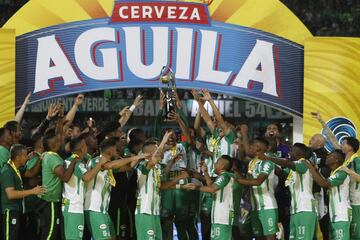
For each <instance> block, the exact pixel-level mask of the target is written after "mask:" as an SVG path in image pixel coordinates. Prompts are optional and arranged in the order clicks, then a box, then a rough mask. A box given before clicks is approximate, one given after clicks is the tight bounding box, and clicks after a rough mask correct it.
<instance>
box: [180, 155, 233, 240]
mask: <svg viewBox="0 0 360 240" xmlns="http://www.w3.org/2000/svg"><path fill="white" fill-rule="evenodd" d="M201 168H202V169H201V170H202V171H203V172H204V176H205V180H206V186H200V185H196V184H194V183H188V184H186V185H184V186H182V188H183V189H190V190H199V191H201V192H208V193H212V194H215V195H214V197H213V203H212V212H211V215H212V216H211V218H212V225H211V239H212V240H231V239H232V224H233V220H234V194H233V191H234V185H235V184H236V183H235V182H234V178H233V177H234V175H233V174H232V173H230V170H231V168H232V158H231V157H229V156H227V155H223V156H221V158H220V159H218V160H217V161H216V163H215V173H216V174H217V175H218V177H217V178H216V180H215V182H213V181H212V180H211V178H210V175H209V173H208V170H207V166H206V164H203V165H202V167H201Z"/></svg>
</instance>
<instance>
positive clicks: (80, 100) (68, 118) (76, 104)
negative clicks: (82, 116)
mask: <svg viewBox="0 0 360 240" xmlns="http://www.w3.org/2000/svg"><path fill="white" fill-rule="evenodd" d="M84 98H85V96H84V94H79V95H77V96H76V98H75V101H74V104H73V106H72V107H71V109H70V111H69V112H68V113H67V114H66V116H65V121H66V126H65V130H66V129H67V128H68V127H69V126H70V125H71V124H72V122H73V121H74V118H75V115H76V112H77V110H78V109H79V107H80V105H81V104H82V103H83V102H84Z"/></svg>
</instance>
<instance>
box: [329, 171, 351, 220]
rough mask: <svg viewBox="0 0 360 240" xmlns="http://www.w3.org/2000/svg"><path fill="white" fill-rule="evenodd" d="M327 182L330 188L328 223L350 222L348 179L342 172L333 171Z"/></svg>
mask: <svg viewBox="0 0 360 240" xmlns="http://www.w3.org/2000/svg"><path fill="white" fill-rule="evenodd" d="M328 180H329V182H330V184H331V186H332V188H331V189H330V199H329V200H330V201H329V208H330V221H331V222H340V221H350V216H349V211H350V209H351V206H350V199H349V186H350V177H349V176H348V175H347V174H346V173H345V172H344V171H336V170H335V171H334V172H333V173H332V174H331V175H330V177H329V178H328Z"/></svg>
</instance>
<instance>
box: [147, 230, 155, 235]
mask: <svg viewBox="0 0 360 240" xmlns="http://www.w3.org/2000/svg"><path fill="white" fill-rule="evenodd" d="M154 234H155V232H154V230H152V229H150V230H148V231H147V235H149V236H154Z"/></svg>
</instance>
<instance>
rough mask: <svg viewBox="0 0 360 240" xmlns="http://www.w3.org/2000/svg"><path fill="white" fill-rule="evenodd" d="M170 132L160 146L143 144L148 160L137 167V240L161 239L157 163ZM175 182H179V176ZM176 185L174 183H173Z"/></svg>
mask: <svg viewBox="0 0 360 240" xmlns="http://www.w3.org/2000/svg"><path fill="white" fill-rule="evenodd" d="M170 135H171V132H166V133H165V135H164V137H163V139H162V141H161V143H160V145H159V146H157V143H156V142H152V141H150V142H145V144H144V146H143V148H142V150H143V152H144V153H146V154H149V155H150V156H151V157H150V158H149V159H145V160H142V161H141V162H140V163H139V164H138V166H137V175H138V180H137V184H138V194H137V203H136V210H135V225H136V235H137V238H138V239H154V240H161V239H162V229H161V224H160V189H161V171H162V167H161V166H160V164H158V163H159V161H160V160H161V159H162V157H161V155H162V154H163V149H164V146H165V143H166V142H167V141H168V138H169V137H170ZM176 180H180V178H179V176H177V177H176ZM175 184H176V182H175Z"/></svg>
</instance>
